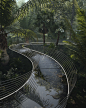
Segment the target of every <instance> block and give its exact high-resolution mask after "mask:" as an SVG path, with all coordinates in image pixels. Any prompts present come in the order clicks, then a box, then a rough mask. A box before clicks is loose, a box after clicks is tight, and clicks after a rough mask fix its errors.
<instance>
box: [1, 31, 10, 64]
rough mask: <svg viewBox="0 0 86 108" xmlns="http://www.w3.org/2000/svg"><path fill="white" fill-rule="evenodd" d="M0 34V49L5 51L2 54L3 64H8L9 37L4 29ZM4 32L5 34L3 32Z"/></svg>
mask: <svg viewBox="0 0 86 108" xmlns="http://www.w3.org/2000/svg"><path fill="white" fill-rule="evenodd" d="M1 32H2V33H1V34H0V50H1V51H2V52H3V53H2V54H3V55H2V56H1V60H2V63H3V64H7V63H8V62H9V55H8V54H7V51H6V48H7V39H6V37H5V35H6V34H5V33H4V31H3V30H1ZM3 33H4V34H3Z"/></svg>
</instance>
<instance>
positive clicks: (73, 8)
mask: <svg viewBox="0 0 86 108" xmlns="http://www.w3.org/2000/svg"><path fill="white" fill-rule="evenodd" d="M74 11H75V7H74V0H73V6H72V18H71V27H72V26H73V19H74ZM70 39H71V31H70Z"/></svg>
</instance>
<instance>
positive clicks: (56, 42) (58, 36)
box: [56, 31, 60, 46]
mask: <svg viewBox="0 0 86 108" xmlns="http://www.w3.org/2000/svg"><path fill="white" fill-rule="evenodd" d="M59 37H60V32H59V31H58V37H57V41H56V46H58V42H59Z"/></svg>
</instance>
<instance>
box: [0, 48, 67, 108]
mask: <svg viewBox="0 0 86 108" xmlns="http://www.w3.org/2000/svg"><path fill="white" fill-rule="evenodd" d="M13 49H14V50H16V51H18V52H20V53H23V54H25V53H27V52H28V54H27V56H28V57H29V55H30V54H31V52H32V50H30V49H24V48H13ZM31 59H32V60H35V61H36V63H37V67H36V68H35V70H34V71H33V73H32V75H31V77H30V78H29V80H28V82H27V84H26V85H25V86H24V87H23V88H22V89H21V90H20V91H19V92H17V93H16V94H14V95H13V96H11V97H9V99H8V100H9V102H8V101H3V104H2V105H3V107H0V108H55V107H56V106H57V105H58V104H59V103H60V102H61V101H62V100H63V99H64V98H65V97H66V95H67V92H68V91H67V90H68V87H67V82H66V81H65V82H63V79H62V76H65V75H64V72H63V69H62V68H61V66H60V65H59V64H58V62H56V61H55V60H53V59H52V58H50V57H48V56H46V55H42V54H39V53H37V52H36V53H34V54H33V53H32V55H31ZM11 98H12V99H11ZM57 108H58V107H57Z"/></svg>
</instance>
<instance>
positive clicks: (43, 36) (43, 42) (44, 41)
mask: <svg viewBox="0 0 86 108" xmlns="http://www.w3.org/2000/svg"><path fill="white" fill-rule="evenodd" d="M43 44H44V45H45V34H43Z"/></svg>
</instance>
